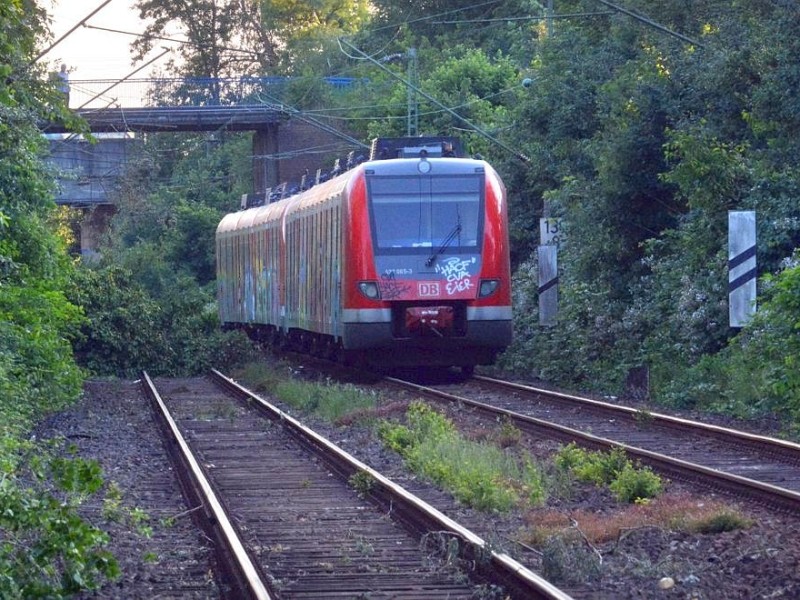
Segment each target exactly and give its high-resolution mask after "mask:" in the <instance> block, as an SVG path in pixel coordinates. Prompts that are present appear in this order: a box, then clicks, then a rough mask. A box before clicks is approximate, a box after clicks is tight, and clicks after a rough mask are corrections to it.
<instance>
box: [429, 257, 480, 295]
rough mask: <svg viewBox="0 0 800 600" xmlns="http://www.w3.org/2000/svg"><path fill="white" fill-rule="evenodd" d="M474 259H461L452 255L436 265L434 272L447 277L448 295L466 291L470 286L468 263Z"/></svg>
mask: <svg viewBox="0 0 800 600" xmlns="http://www.w3.org/2000/svg"><path fill="white" fill-rule="evenodd" d="M474 262H475V259H474V258H473V259H471V260H461V259H460V258H458V257H457V256H453V257H450V258H448V259H447V260H445V261H444V262H443V263H439V264H437V265H436V272H437V273H441V274H442V275H444V277H445V279H447V286H446V288H445V289H446V290H447V293H448V294H449V295H451V296H452V295H453V294H457V293H459V292H463V291H466V290H468V289H470V288H471V287H472V279H470V274H469V270H468V268H469V265H470V263H474Z"/></svg>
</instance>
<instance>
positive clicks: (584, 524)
mask: <svg viewBox="0 0 800 600" xmlns="http://www.w3.org/2000/svg"><path fill="white" fill-rule="evenodd" d="M525 521H526V527H525V529H524V530H523V531H522V532H521V534H520V536H519V539H520V541H521V542H522V543H525V544H529V545H532V546H541V545H542V544H544V543H545V542H546V541H547V540H548V539H550V538H552V537H554V536H558V537H561V536H567V537H571V535H572V534H574V533H575V531H576V529H577V530H579V531H580V532H581V533H582V534H583V536H585V537H586V539H587V540H588V541H589V542H591V543H593V544H594V543H603V542H608V541H611V540H614V539H618V538H619V537H620V536H622V535H624V534H625V532H626V531H630V530H635V529H642V528H646V527H657V528H660V529H670V530H674V531H688V532H696V533H718V532H721V531H730V530H733V529H745V528H747V527H750V526H751V525H753V522H752V520H751V519H749V518H747V517H746V516H744V515H743V514H742V513H741V512H740V511H739V510H738V509H737V508H736V507H733V506H731V505H729V504H725V503H723V502H719V501H714V500H712V501H708V500H706V499H702V498H697V497H694V496H690V495H689V494H671V495H664V496H661V497H659V498H656V499H654V500H651V501H650V502H646V503H642V504H634V505H627V506H624V507H622V508H621V509H620V510H618V511H614V512H610V513H598V512H593V511H588V510H574V511H566V512H565V511H556V510H548V509H543V510H536V509H534V510H531V511H529V512H528V513H527V515H526V517H525Z"/></svg>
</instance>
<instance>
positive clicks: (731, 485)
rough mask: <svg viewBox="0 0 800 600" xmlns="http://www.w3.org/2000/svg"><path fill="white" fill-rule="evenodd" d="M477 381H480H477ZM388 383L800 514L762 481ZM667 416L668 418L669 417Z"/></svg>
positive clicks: (789, 496)
mask: <svg viewBox="0 0 800 600" xmlns="http://www.w3.org/2000/svg"><path fill="white" fill-rule="evenodd" d="M476 379H480V378H478V377H476ZM385 380H386V381H389V382H392V383H394V384H396V385H399V386H402V387H405V388H407V389H412V390H414V391H416V392H419V393H420V394H423V395H426V396H429V397H433V398H441V399H444V400H447V401H449V402H458V403H461V404H463V405H466V406H470V407H472V408H475V409H476V410H479V411H481V412H483V413H485V414H489V415H492V416H505V417H507V418H509V419H511V420H512V421H513V422H514V423H515V424H516V425H517V426H519V427H520V428H521V429H523V430H526V431H531V430H536V431H542V432H545V433H547V434H548V435H551V436H552V435H555V436H556V437H558V438H559V439H563V440H567V441H578V442H580V443H581V444H582V445H584V446H587V447H591V448H595V449H610V448H622V449H623V450H624V451H625V452H626V453H627V454H629V455H630V456H633V457H635V458H638V459H639V460H640V461H641V462H642V463H644V464H647V465H650V466H652V467H654V468H657V469H658V470H659V471H661V472H665V473H668V474H670V475H671V476H673V477H676V476H677V477H682V476H684V477H685V474H686V473H692V474H695V475H700V476H701V477H703V478H705V479H708V480H711V481H713V482H714V484H715V485H716V486H718V487H719V488H721V489H725V490H728V491H730V492H733V493H737V494H741V493H746V494H748V495H751V496H754V497H756V498H758V499H759V501H761V502H763V503H765V504H768V505H770V506H774V507H776V508H780V509H783V510H789V511H793V512H797V511H799V510H800V494H799V493H797V492H794V491H792V490H787V489H785V488H781V487H778V486H774V485H771V484H768V483H764V482H761V481H755V480H753V479H749V478H746V477H741V476H739V475H733V474H731V473H725V472H724V471H719V470H717V469H712V468H709V467H705V466H703V465H698V464H696V463H691V462H687V461H684V460H680V459H677V458H672V457H670V456H666V455H664V454H659V453H657V452H652V451H650V450H645V449H644V448H638V447H636V446H631V445H628V444H625V443H622V442H618V441H615V440H610V439H608V438H603V437H600V436H596V435H592V434H590V433H586V432H583V431H580V430H578V429H573V428H571V427H566V426H564V425H559V424H557V423H552V422H550V421H545V420H543V419H538V418H536V417H531V416H530V415H523V414H521V413H517V412H514V411H510V410H508V409H505V408H500V407H497V406H492V405H490V404H486V403H484V402H478V401H477V400H470V399H469V398H464V397H463V396H456V395H454V394H449V393H447V392H443V391H441V390H437V389H435V388H430V387H427V386H423V385H419V384H416V383H413V382H410V381H404V380H402V379H396V378H393V377H386V378H385ZM494 381H498V380H494ZM501 383H505V382H501ZM523 387H524V386H523ZM518 389H519V388H518ZM537 392H539V393H547V394H551V393H552V392H548V391H547V390H537ZM562 396H565V395H562ZM573 398H577V397H573ZM590 403H591V405H593V406H602V407H603V408H606V407H615V405H611V404H606V403H603V402H598V401H595V400H590ZM628 410H630V411H632V412H634V413H635V412H637V411H635V410H633V409H628ZM664 416H665V417H666V415H664ZM668 418H669V419H673V418H674V417H668ZM677 421H680V422H682V424H684V425H686V424H688V423H690V421H686V420H684V419H677ZM716 429H718V430H722V429H724V428H720V427H718V428H716ZM731 431H733V430H731ZM751 437H755V438H758V437H760V436H751ZM764 439H769V440H771V439H772V438H764ZM776 441H779V440H776Z"/></svg>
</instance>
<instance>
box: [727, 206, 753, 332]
mask: <svg viewBox="0 0 800 600" xmlns="http://www.w3.org/2000/svg"><path fill="white" fill-rule="evenodd" d="M728 311H729V316H730V326H731V327H744V326H745V325H746V324H747V323H748V322H749V321H750V319H751V318H752V317H753V315H754V314H755V312H756V213H755V211H752V210H744V211H737V210H732V211H729V212H728Z"/></svg>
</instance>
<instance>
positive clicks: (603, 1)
mask: <svg viewBox="0 0 800 600" xmlns="http://www.w3.org/2000/svg"><path fill="white" fill-rule="evenodd" d="M596 1H597V2H599V3H600V4H603V5H605V6H608V7H609V8H613V9H614V10H616V11H618V12H621V13H622V14H624V15H628V16H629V17H631V18H633V19H636V20H637V21H641V22H642V23H644V24H645V25H649V26H650V27H652V28H653V29H657V30H658V31H660V32H662V33H666V34H667V35H671V36H672V37H675V38H678V39H679V40H681V41H683V42H686V43H688V44H692V45H693V46H699V47H700V48H705V46H704V45H703V44H701V43H700V42H698V41H697V40H693V39H692V38H690V37H687V36H685V35H683V34H682V33H678V32H677V31H672V30H671V29H669V28H667V27H664V26H663V25H661V24H660V23H657V22H655V21H653V20H652V19H650V18H648V17H645V16H642V15H639V14H637V13H635V12H633V11H631V10H628V9H627V8H623V7H622V6H619V5H618V4H614V3H613V2H608V0H596Z"/></svg>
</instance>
